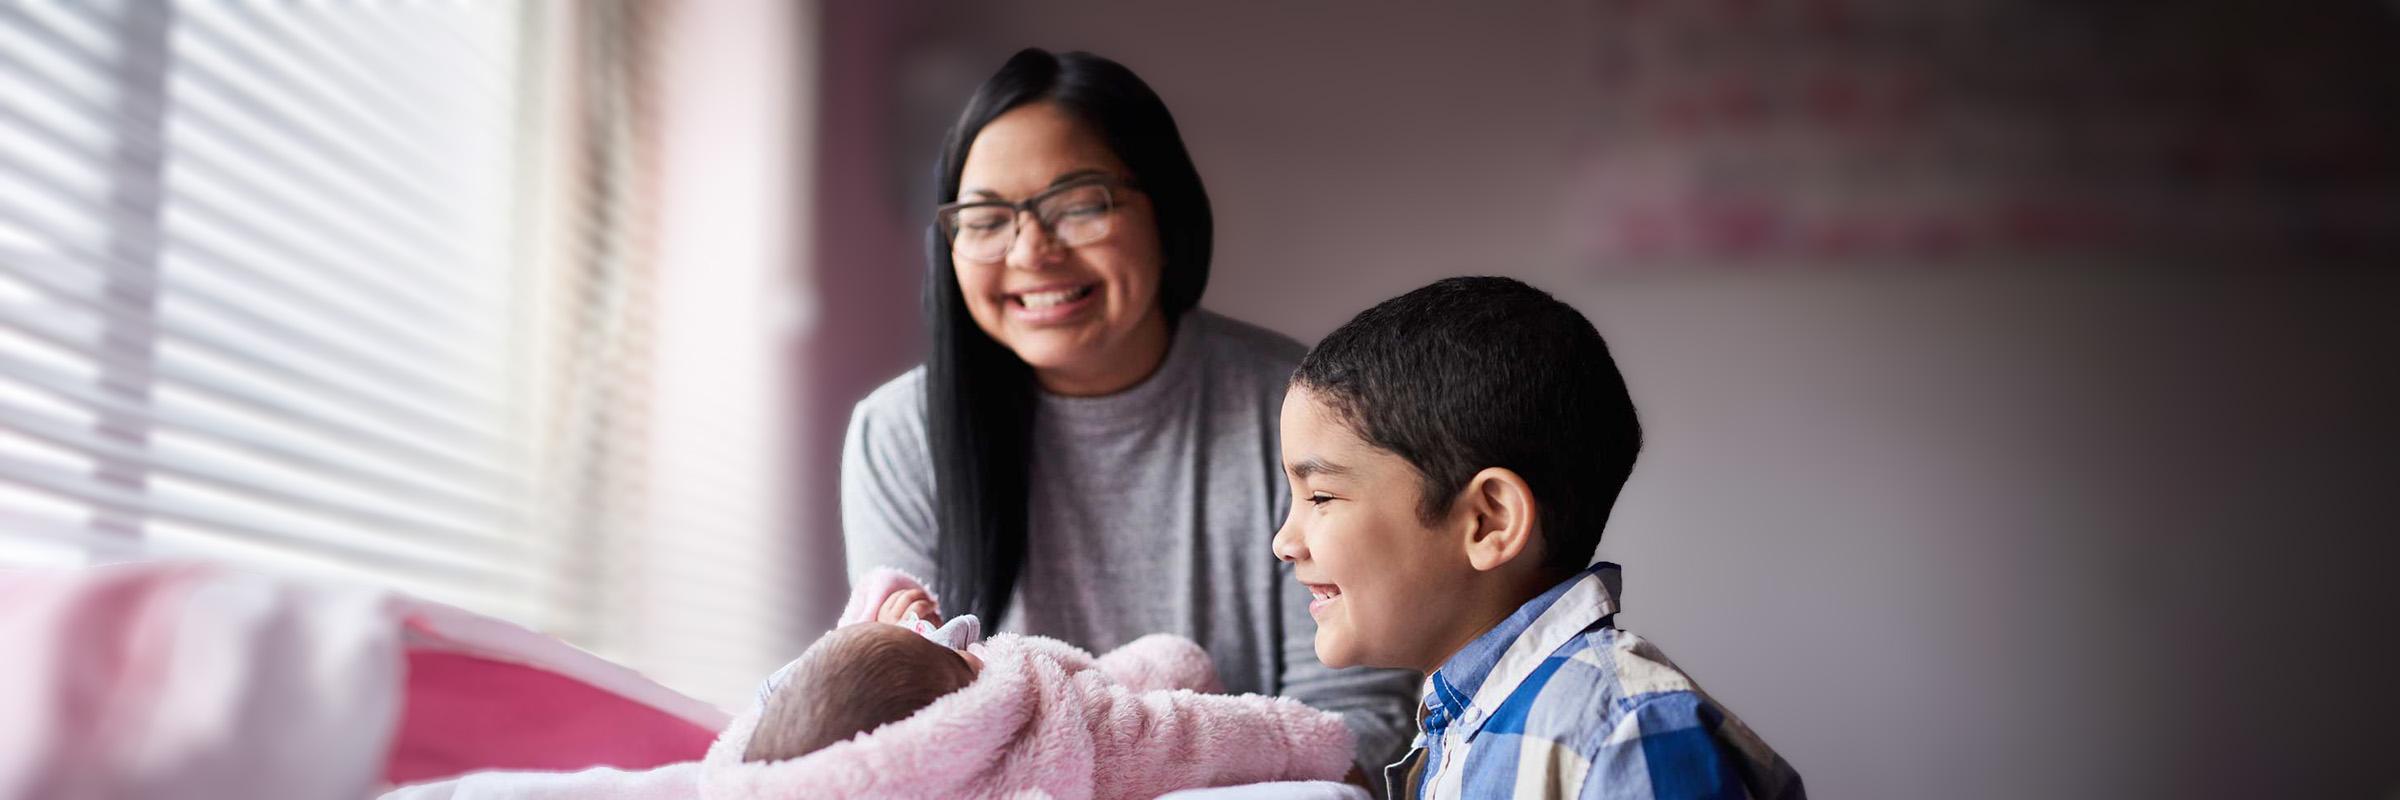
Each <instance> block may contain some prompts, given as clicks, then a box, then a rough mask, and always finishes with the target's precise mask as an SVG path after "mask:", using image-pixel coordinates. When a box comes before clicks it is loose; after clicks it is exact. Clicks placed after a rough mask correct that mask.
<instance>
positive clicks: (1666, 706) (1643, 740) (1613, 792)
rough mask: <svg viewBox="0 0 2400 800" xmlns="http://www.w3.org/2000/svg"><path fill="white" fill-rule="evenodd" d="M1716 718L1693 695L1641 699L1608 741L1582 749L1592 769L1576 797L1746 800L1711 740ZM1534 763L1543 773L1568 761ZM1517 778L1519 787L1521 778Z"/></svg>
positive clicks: (1742, 788)
mask: <svg viewBox="0 0 2400 800" xmlns="http://www.w3.org/2000/svg"><path fill="white" fill-rule="evenodd" d="M1721 719H1722V716H1721V714H1720V713H1719V712H1717V710H1716V709H1715V708H1713V707H1711V706H1709V705H1708V702H1707V701H1706V700H1704V699H1702V698H1701V697H1700V695H1699V694H1698V693H1695V692H1688V691H1684V692H1666V693H1662V694H1657V695H1652V696H1650V697H1647V698H1644V699H1642V700H1641V701H1640V702H1639V703H1638V704H1637V705H1635V706H1634V708H1633V710H1632V711H1630V712H1628V713H1627V714H1626V715H1625V716H1624V717H1623V718H1622V719H1620V720H1619V721H1618V722H1617V724H1616V725H1615V726H1614V729H1613V730H1610V731H1609V732H1608V735H1607V736H1605V737H1601V738H1600V739H1598V740H1597V741H1594V742H1593V743H1591V744H1590V745H1588V746H1586V747H1585V748H1584V750H1585V752H1586V753H1588V754H1589V755H1590V760H1589V762H1588V763H1589V764H1590V765H1591V767H1590V769H1589V770H1587V771H1585V773H1584V775H1583V781H1582V791H1581V792H1580V793H1579V794H1578V795H1577V796H1579V797H1582V798H1584V800H1618V799H1619V798H1623V800H1636V799H1637V798H1638V799H1639V800H1650V799H1651V798H1660V799H1661V800H1670V799H1675V798H1744V797H1749V796H1750V792H1749V789H1748V787H1747V786H1745V785H1744V783H1743V781H1742V778H1741V775H1740V773H1739V772H1737V771H1736V770H1735V760H1734V759H1733V758H1731V757H1730V756H1729V754H1728V753H1726V752H1725V750H1724V747H1723V746H1722V744H1721V743H1720V742H1719V741H1718V738H1717V736H1716V732H1715V728H1716V723H1717V722H1718V721H1720V720H1721ZM1534 761H1535V762H1536V763H1538V764H1542V765H1544V767H1543V768H1548V769H1557V768H1559V767H1560V766H1561V765H1562V764H1568V763H1572V761H1571V760H1567V759H1535V760H1534ZM1523 768H1527V769H1531V768H1534V767H1533V766H1532V765H1526V766H1524V767H1523ZM1519 778H1520V785H1523V784H1522V780H1523V778H1524V776H1519ZM1543 783H1544V784H1545V785H1557V784H1558V782H1557V781H1543Z"/></svg>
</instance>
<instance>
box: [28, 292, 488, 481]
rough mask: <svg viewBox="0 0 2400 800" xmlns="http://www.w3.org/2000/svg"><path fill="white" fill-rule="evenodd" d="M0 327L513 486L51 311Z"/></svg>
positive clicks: (413, 442)
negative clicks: (112, 342)
mask: <svg viewBox="0 0 2400 800" xmlns="http://www.w3.org/2000/svg"><path fill="white" fill-rule="evenodd" d="M0 327H4V328H8V329H10V330H14V331H16V332H18V333H22V334H24V335H26V336H29V337H32V338H34V339H37V340H41V341H44V342H47V343H49V344H51V345H54V346H57V347H59V348H62V349H65V350H68V351H71V352H75V353H78V354H81V355H83V356H86V357H89V358H91V359H93V360H94V361H96V362H99V363H103V364H107V365H109V366H111V367H112V368H115V369H117V370H119V371H121V372H124V373H127V374H135V375H146V376H148V377H150V378H152V379H155V380H159V381H162V382H164V383H168V384H172V385H175V386H178V387H181V388H184V389H188V390H191V391H193V392H195V393H198V394H202V395H206V396H208V397H209V398H211V399H213V400H217V401H220V402H224V403H226V404H228V405H232V406H237V407H241V408H244V409H246V410H248V411H251V412H253V413H258V414H263V415H266V416H269V417H273V418H277V419H281V420H286V421H289V422H291V423H293V424H295V425H299V426H303V427H307V428H311V429H314V430H317V431H320V432H323V433H325V434H327V435H331V436H335V437H339V438H342V439H345V440H351V441H357V442H361V443H365V444H371V445H372V448H371V449H375V450H382V451H388V452H394V453H401V454H406V455H407V456H409V457H411V458H413V459H416V460H420V461H425V462H431V463H432V464H435V465H439V468H440V469H445V470H451V471H453V472H455V473H458V474H460V475H463V476H466V477H470V478H472V479H475V480H478V481H483V482H488V483H490V484H492V485H494V486H498V487H508V490H512V491H513V490H514V489H515V488H516V486H517V484H518V481H517V480H516V479H515V478H514V476H512V475H510V474H509V473H508V472H506V471H505V470H502V469H500V468H499V467H498V466H496V465H493V464H489V463H485V462H484V461H482V460H480V459H476V458H472V457H468V456H464V455H461V454H458V453H456V452H453V451H452V450H450V449H447V448H435V447H432V446H430V445H429V444H428V443H426V442H425V441H424V440H423V438H422V437H416V436H408V435H399V434H395V433H392V432H390V431H388V430H387V429H383V428H378V427H375V426H370V425H362V424H359V423H356V422H352V421H349V420H346V419H343V418H341V417H336V416H330V415H327V414H325V413H323V412H322V411H319V410H317V409H315V408H310V407H307V406H300V405H293V404H291V403H288V402H283V401H280V400H278V399H276V398H274V397H273V396H270V395H262V394H260V393H258V392H256V391H254V390H253V389H252V388H250V387H244V386H240V385H236V384H232V383H229V382H227V381H225V380H222V379H220V378H217V377H215V376H212V375H209V374H207V373H204V372H199V371H195V370H192V369H188V368H186V367H184V366H183V365H181V364H176V363H164V362H162V363H147V362H145V361H141V360H136V359H134V358H133V357H132V356H129V355H127V354H126V353H124V352H122V350H121V348H111V347H109V346H107V345H106V344H104V343H103V340H102V334H101V332H100V331H99V330H98V329H97V327H92V326H84V327H86V328H87V329H83V330H78V327H79V326H78V325H77V324H76V323H75V322H74V321H72V320H67V319H62V318H61V317H60V315H59V314H58V313H56V312H55V311H52V310H47V309H25V308H22V307H18V308H16V309H14V310H13V311H12V313H9V314H0Z"/></svg>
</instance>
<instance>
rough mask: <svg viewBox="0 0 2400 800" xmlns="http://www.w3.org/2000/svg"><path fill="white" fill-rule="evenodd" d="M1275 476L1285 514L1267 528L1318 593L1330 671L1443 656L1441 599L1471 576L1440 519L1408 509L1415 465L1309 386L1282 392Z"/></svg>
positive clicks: (1418, 664)
mask: <svg viewBox="0 0 2400 800" xmlns="http://www.w3.org/2000/svg"><path fill="white" fill-rule="evenodd" d="M1283 466H1284V477H1285V478H1286V479H1288V480H1290V481H1291V483H1292V511H1291V516H1290V517H1288V518H1287V519H1285V521H1284V523H1283V528H1282V529H1281V530H1278V531H1276V532H1275V555H1276V556H1277V557H1279V558H1282V559H1283V560H1285V561H1290V562H1292V567H1293V570H1292V571H1293V574H1294V576H1296V577H1298V578H1299V579H1300V582H1301V583H1302V584H1305V585H1307V586H1308V589H1309V591H1310V593H1311V594H1314V595H1315V596H1316V600H1315V601H1314V602H1312V603H1310V604H1309V607H1308V612H1309V616H1311V617H1314V618H1315V619H1316V621H1317V659H1318V660H1320V661H1323V662H1325V665H1326V666H1329V667H1349V666H1358V665H1366V666H1378V667H1408V668H1411V669H1417V670H1431V669H1433V668H1434V667H1437V666H1439V665H1440V661H1441V660H1442V659H1444V658H1447V657H1448V656H1449V652H1448V650H1449V648H1451V647H1453V646H1455V645H1457V644H1458V643H1457V642H1452V641H1448V640H1447V638H1448V632H1449V629H1450V628H1451V627H1453V626H1452V625H1451V624H1450V623H1451V622H1452V620H1449V619H1448V618H1447V616H1446V615H1445V612H1448V611H1450V610H1451V609H1452V604H1445V603H1442V602H1440V597H1441V593H1442V592H1443V591H1445V590H1446V587H1457V586H1462V585H1466V584H1465V583H1464V582H1463V580H1462V579H1464V578H1465V577H1467V574H1468V573H1472V572H1473V571H1474V570H1473V567H1472V566H1471V565H1469V563H1468V562H1467V559H1466V555H1465V551H1464V549H1463V548H1462V546H1461V540H1460V538H1459V537H1456V536H1452V535H1450V533H1449V532H1447V531H1446V530H1445V528H1447V527H1448V522H1449V520H1448V518H1447V516H1445V517H1444V518H1443V520H1441V521H1439V522H1437V523H1436V524H1435V525H1434V526H1428V525H1427V524H1426V523H1425V521H1424V519H1423V518H1421V517H1419V516H1418V515H1417V510H1418V509H1419V508H1420V507H1421V506H1420V505H1419V503H1418V497H1419V494H1420V493H1421V492H1422V489H1420V488H1419V487H1420V484H1419V480H1420V478H1419V475H1418V473H1417V469H1416V467H1415V466H1413V465H1411V464H1409V463H1408V461H1407V460H1406V459H1403V458H1401V457H1399V456H1397V455H1394V454H1392V453H1391V452H1388V451H1385V450H1381V449H1378V448H1376V447H1374V446H1372V445H1369V444H1367V443H1366V442H1365V441H1363V440H1361V439H1359V438H1358V436H1357V434H1354V433H1352V432H1351V431H1350V427H1349V426H1348V425H1346V424H1344V423H1343V422H1342V421H1341V419H1340V417H1338V416H1336V415H1335V414H1334V412H1333V411H1332V409H1330V408H1328V407H1327V406H1325V405H1324V404H1323V403H1321V402H1319V401H1318V400H1317V399H1316V397H1315V396H1313V395H1312V394H1311V393H1310V392H1309V391H1308V390H1306V389H1303V388H1299V387H1293V388H1292V389H1291V391H1290V392H1289V393H1287V394H1285V395H1284V399H1283Z"/></svg>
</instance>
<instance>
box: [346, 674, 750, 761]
mask: <svg viewBox="0 0 2400 800" xmlns="http://www.w3.org/2000/svg"><path fill="white" fill-rule="evenodd" d="M406 698H407V700H406V710H405V713H404V714H403V715H402V717H401V719H402V722H401V726H400V734H399V740H398V741H399V745H398V746H397V747H395V748H394V749H393V751H392V758H391V763H390V765H389V766H388V767H387V768H386V772H385V775H386V777H387V779H388V780H389V781H390V782H392V783H395V784H404V783H415V782H418V781H425V780H432V779H435V778H442V777H447V776H451V775H458V774H462V773H466V772H473V771H475V770H484V769H512V770H574V769H583V768H585V767H590V766H594V765H608V766H612V767H620V768H626V769H647V768H650V767H656V766H662V765H665V764H670V763H674V762H678V761H690V760H693V759H694V758H695V757H697V756H698V755H700V754H702V753H705V752H707V751H708V744H709V741H710V740H712V739H714V738H716V731H715V730H712V729H708V728H702V727H700V726H698V725H694V724H692V723H690V722H687V721H684V720H681V719H678V718H676V717H674V716H673V715H671V714H668V713H667V712H664V711H661V710H659V709H656V708H653V707H650V706H648V705H644V704H642V703H639V702H635V701H633V700H630V699H627V698H625V697H623V696H621V695H617V694H612V693H610V692H607V691H604V690H602V689H601V688H599V687H597V686H594V685H592V684H589V683H585V682H583V681H579V680H575V679H573V678H569V677H566V676H563V675H560V674H558V673H556V672H551V671H549V670H545V669H539V668H535V667H529V666H525V665H522V664H513V663H509V662H507V661H500V660H496V659H492V658H486V657H483V656H475V655H467V654H463V653H445V652H438V651H428V650H416V651H411V652H410V653H409V654H408V691H407V694H406Z"/></svg>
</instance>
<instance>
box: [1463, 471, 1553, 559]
mask: <svg viewBox="0 0 2400 800" xmlns="http://www.w3.org/2000/svg"><path fill="white" fill-rule="evenodd" d="M1458 503H1459V510H1460V512H1462V513H1461V514H1460V516H1461V517H1463V519H1462V520H1461V521H1462V522H1465V523H1466V524H1467V525H1468V526H1469V527H1468V529H1467V539H1466V546H1467V563H1468V564H1470V565H1472V566H1474V567H1475V569H1476V571H1478V572H1490V571H1492V570H1495V569H1499V568H1500V567H1502V566H1505V565H1508V564H1511V563H1516V562H1517V561H1518V559H1519V558H1520V557H1524V558H1532V557H1533V556H1534V555H1535V554H1536V553H1538V552H1539V550H1538V549H1537V548H1536V547H1535V542H1534V540H1533V537H1534V535H1535V527H1536V526H1535V524H1534V521H1535V512H1536V511H1537V509H1535V508H1534V504H1533V486H1532V485H1531V484H1528V483H1526V482H1525V478H1524V477H1523V476H1520V475H1518V474H1517V473H1516V472H1515V471H1513V470H1509V469H1507V468H1504V467H1487V468H1485V469H1484V470H1483V471H1482V472H1478V473H1475V477H1473V478H1469V479H1468V480H1467V488H1466V489H1465V490H1463V491H1461V492H1460V493H1459V497H1458ZM1526 563H1531V562H1530V561H1528V562H1526Z"/></svg>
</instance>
